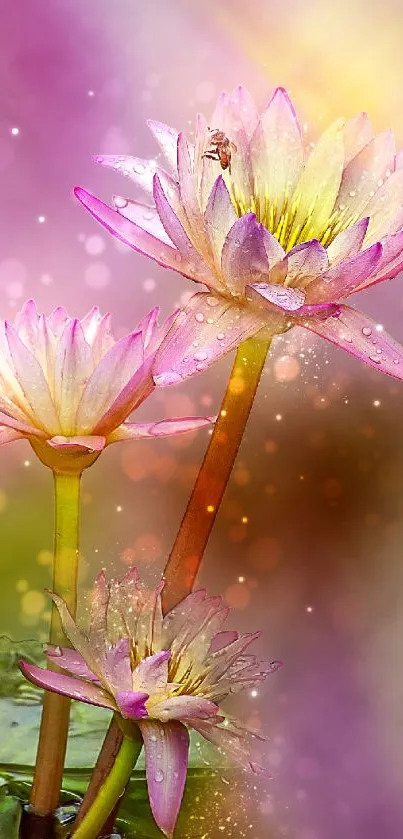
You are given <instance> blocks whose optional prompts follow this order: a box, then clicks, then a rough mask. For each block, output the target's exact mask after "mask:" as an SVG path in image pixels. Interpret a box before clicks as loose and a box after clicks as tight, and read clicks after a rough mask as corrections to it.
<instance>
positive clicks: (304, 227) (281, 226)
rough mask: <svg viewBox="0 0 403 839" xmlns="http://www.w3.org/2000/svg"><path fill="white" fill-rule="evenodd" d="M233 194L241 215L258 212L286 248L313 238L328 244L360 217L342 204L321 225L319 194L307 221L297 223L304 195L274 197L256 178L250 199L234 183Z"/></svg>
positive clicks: (288, 248)
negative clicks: (316, 219) (317, 221)
mask: <svg viewBox="0 0 403 839" xmlns="http://www.w3.org/2000/svg"><path fill="white" fill-rule="evenodd" d="M230 194H231V199H232V203H233V205H234V208H235V211H236V213H237V214H238V216H239V217H241V216H244V215H246V213H255V214H256V218H257V221H258V222H260V223H261V224H263V225H264V226H265V227H266V228H267V230H269V231H270V233H272V234H273V236H275V238H276V239H277V240H278V242H279V243H280V245H281V246H282V247H283V248H284V250H285V251H290V250H291V248H293V247H295V245H299V244H301V243H302V242H308V241H309V240H310V239H318V241H319V242H320V243H321V245H323V247H327V246H328V245H330V244H331V242H333V239H335V238H336V236H337V235H338V234H339V233H341V232H342V231H343V230H346V229H347V228H348V227H351V226H352V225H353V224H355V223H356V221H358V219H359V214H358V213H355V214H352V213H351V212H349V207H348V206H347V205H344V204H340V205H339V206H338V207H337V209H335V210H334V211H333V213H332V215H331V216H330V218H329V219H328V221H327V223H326V225H323V226H321V227H320V228H319V227H318V225H316V224H315V222H314V216H315V209H316V207H317V205H318V202H320V200H321V196H320V195H317V196H316V197H315V200H314V201H313V202H312V204H311V206H310V207H309V209H308V212H307V214H306V217H305V219H304V221H303V222H302V223H300V222H298V223H296V216H297V213H298V209H299V206H300V203H301V198H302V194H301V193H300V194H297V195H293V196H292V197H291V198H290V196H288V195H287V194H286V195H284V196H283V197H282V199H275V200H272V199H271V197H270V195H269V192H268V189H267V187H265V188H264V189H263V190H262V188H261V185H259V184H258V182H257V180H256V179H255V184H254V191H253V195H251V197H250V198H249V199H248V198H246V196H245V194H244V193H243V192H242V190H240V189H239V188H238V187H236V186H235V185H234V184H231V188H230Z"/></svg>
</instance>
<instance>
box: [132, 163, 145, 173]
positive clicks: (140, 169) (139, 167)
mask: <svg viewBox="0 0 403 839" xmlns="http://www.w3.org/2000/svg"><path fill="white" fill-rule="evenodd" d="M133 171H134V172H136V174H137V175H143V174H144V172H145V171H146V167H145V166H144V163H133Z"/></svg>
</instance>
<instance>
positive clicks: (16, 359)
mask: <svg viewBox="0 0 403 839" xmlns="http://www.w3.org/2000/svg"><path fill="white" fill-rule="evenodd" d="M5 331H6V338H7V342H8V346H9V350H10V355H11V358H12V360H13V364H14V368H15V375H16V378H17V380H18V382H19V384H20V386H21V388H22V390H23V392H24V396H25V399H26V400H27V402H28V404H29V406H30V408H31V411H32V418H33V417H35V424H38V425H39V426H41V425H42V427H43V428H44V429H46V431H50V432H51V433H57V432H58V431H59V430H60V427H59V419H58V416H57V413H56V409H55V406H54V403H53V400H52V397H51V395H50V391H49V387H48V384H47V381H46V379H45V376H44V373H43V370H42V367H41V366H40V364H39V362H38V361H37V359H36V358H35V356H34V355H33V354H32V352H31V351H30V350H29V349H28V348H27V347H26V346H25V344H24V343H23V342H22V341H21V338H20V337H19V336H18V335H17V333H16V331H15V329H13V327H12V326H11V325H10V324H9V323H7V322H6V324H5Z"/></svg>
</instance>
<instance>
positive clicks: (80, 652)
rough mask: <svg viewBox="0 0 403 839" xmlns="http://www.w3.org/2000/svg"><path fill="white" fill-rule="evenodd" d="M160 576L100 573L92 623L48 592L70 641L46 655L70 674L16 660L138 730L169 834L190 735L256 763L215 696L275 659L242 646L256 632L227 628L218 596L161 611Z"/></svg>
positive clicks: (251, 741) (44, 683)
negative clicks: (81, 624) (82, 624)
mask: <svg viewBox="0 0 403 839" xmlns="http://www.w3.org/2000/svg"><path fill="white" fill-rule="evenodd" d="M163 585H164V583H163V582H161V583H160V584H159V585H158V586H157V587H156V588H155V590H152V591H147V590H145V589H144V588H143V586H142V585H141V583H140V580H139V576H138V573H137V570H136V568H132V569H131V570H130V571H129V572H128V573H127V574H126V576H125V577H124V578H123V579H122V580H121V581H113V582H112V583H110V584H108V582H107V580H106V577H105V574H104V572H101V573H100V574H99V575H98V576H97V578H96V580H95V586H94V590H93V594H92V601H91V608H90V616H89V630H88V633H87V634H84V632H83V631H81V630H80V629H79V628H78V626H76V624H75V622H74V620H73V618H72V617H71V615H70V613H69V611H68V610H67V607H66V605H65V603H64V601H63V600H62V599H61V598H60V597H58V596H56V595H55V594H53V595H52V597H53V600H54V602H55V603H56V606H57V608H58V610H59V613H60V617H61V620H62V624H63V629H64V632H65V634H66V635H67V637H68V638H69V640H70V641H71V643H72V645H73V648H74V649H68V648H63V649H62V648H60V647H51V648H49V649H48V653H47V655H48V658H49V660H50V661H52V662H53V663H54V664H57V665H58V667H60V668H61V669H62V670H64V671H66V673H61V672H55V671H53V670H44V669H42V668H40V667H37V666H35V665H33V664H29V663H27V662H24V661H23V662H21V663H20V666H21V669H22V672H23V673H24V675H25V676H26V677H27V678H28V679H29V680H30V681H31V682H33V683H34V684H36V685H39V687H43V688H45V689H47V690H50V691H55V692H56V693H60V694H63V695H64V696H68V697H71V698H73V699H77V700H80V701H82V702H87V703H90V704H93V705H100V706H102V707H105V708H110V709H111V710H113V711H114V712H115V713H117V714H120V715H121V716H122V717H123V718H125V719H128V720H133V721H135V722H136V723H137V725H138V726H139V728H140V731H141V735H142V738H143V743H144V750H145V760H146V772H147V784H148V792H149V798H150V804H151V809H152V812H153V815H154V818H155V821H156V822H157V824H158V825H159V827H160V828H161V830H162V831H163V832H164V833H165V834H166V835H167V836H171V835H172V832H173V830H174V827H175V823H176V819H177V816H178V812H179V808H180V804H181V800H182V795H183V790H184V785H185V781H186V773H187V763H188V750H189V733H188V727H190V728H193V729H195V730H196V731H198V732H199V733H200V734H201V735H202V736H203V737H204V738H206V739H207V740H209V741H211V742H212V743H214V744H215V745H216V746H217V747H218V748H219V749H220V750H222V751H223V752H225V753H226V754H227V755H228V756H229V758H232V759H234V760H235V761H236V762H237V763H238V764H240V765H241V766H242V767H243V768H245V769H251V770H254V771H261V767H260V766H259V765H258V764H257V763H255V760H256V756H255V752H256V749H257V747H258V744H259V741H261V740H262V739H263V738H261V737H260V736H259V735H257V734H255V733H253V732H251V731H248V730H246V729H243V728H242V727H241V726H240V725H238V724H237V723H236V721H235V720H233V719H231V718H229V717H227V716H225V714H224V713H223V712H222V710H221V707H220V706H221V702H222V701H223V700H224V699H225V698H226V697H227V696H228V695H229V694H230V693H231V694H233V693H236V692H238V691H241V690H244V689H245V688H248V687H251V686H253V685H255V684H256V683H257V682H259V681H262V680H264V679H266V677H267V676H268V674H269V673H271V672H273V671H274V670H276V669H278V667H279V666H280V662H271V663H268V662H267V663H266V662H259V661H258V660H257V659H256V657H255V656H254V655H250V654H246V655H245V650H246V649H247V647H248V646H249V645H250V644H251V643H252V641H254V640H255V639H257V638H258V637H259V635H260V633H259V632H255V633H253V634H248V635H241V636H240V635H238V633H237V632H234V631H231V630H223V628H222V627H223V624H224V622H225V620H226V618H227V616H228V612H229V609H228V608H226V607H225V606H223V603H222V598H221V597H208V596H207V595H206V592H205V591H204V590H201V591H195V592H193V593H192V594H189V595H188V597H186V598H185V600H182V602H180V603H179V604H178V605H177V606H176V607H175V608H174V609H172V610H171V611H170V612H168V613H167V614H166V615H165V617H163V614H162V608H161V591H162V589H163Z"/></svg>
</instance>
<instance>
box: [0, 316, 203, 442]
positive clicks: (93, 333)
mask: <svg viewBox="0 0 403 839" xmlns="http://www.w3.org/2000/svg"><path fill="white" fill-rule="evenodd" d="M157 318H158V309H153V310H152V311H151V312H149V314H148V315H146V317H145V318H144V319H143V320H142V321H141V323H140V324H139V325H138V327H137V329H136V330H135V331H134V332H131V333H130V334H129V335H127V336H125V337H124V338H122V339H121V340H120V341H116V340H115V339H114V337H113V335H112V333H111V331H110V317H109V315H105V316H104V317H102V316H101V314H100V312H99V310H98V308H97V307H94V308H93V309H92V310H91V311H90V312H89V313H88V315H86V317H84V318H83V319H82V320H78V319H72V318H70V317H68V315H67V313H66V311H65V310H64V309H63V308H58V309H55V311H54V312H53V313H52V314H51V315H50V316H49V317H45V316H44V315H39V314H38V312H37V310H36V306H35V303H34V302H33V301H32V300H30V301H29V302H28V303H26V304H25V305H24V307H23V308H22V310H21V312H20V313H19V314H18V315H17V317H16V320H15V323H14V326H11V324H9V323H8V322H7V321H2V322H1V323H0V443H8V442H10V441H12V440H16V439H18V438H21V437H26V438H28V440H30V442H31V444H32V445H33V447H34V448H35V451H37V452H38V453H39V455H40V456H44V457H45V459H46V458H47V457H48V458H50V459H51V453H52V450H53V451H55V450H56V451H57V452H59V453H66V454H68V455H69V454H71V455H77V456H79V455H80V453H81V454H82V453H89V452H92V453H99V452H100V451H102V449H103V448H104V447H105V446H106V445H108V444H109V443H114V442H117V441H119V440H127V439H133V438H140V437H161V436H165V435H167V434H178V433H180V432H182V431H188V430H192V429H195V428H199V427H200V426H202V425H205V424H206V423H209V422H210V420H209V419H208V418H206V417H185V418H182V419H167V420H162V421H160V422H150V423H128V422H125V420H126V418H127V417H128V416H129V414H131V412H132V411H134V410H135V409H136V408H138V406H139V405H140V404H141V403H142V402H143V401H144V400H145V399H146V398H147V397H148V396H149V395H150V394H151V393H152V391H153V389H154V382H153V378H152V365H153V363H154V359H155V353H156V350H157V349H158V347H159V345H160V343H161V341H162V340H163V338H164V336H165V334H166V331H167V329H168V328H169V326H170V324H171V323H172V318H171V319H170V320H168V321H167V322H166V323H165V324H164V326H162V327H159V326H158V323H157ZM46 453H47V454H46Z"/></svg>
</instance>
